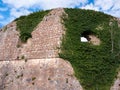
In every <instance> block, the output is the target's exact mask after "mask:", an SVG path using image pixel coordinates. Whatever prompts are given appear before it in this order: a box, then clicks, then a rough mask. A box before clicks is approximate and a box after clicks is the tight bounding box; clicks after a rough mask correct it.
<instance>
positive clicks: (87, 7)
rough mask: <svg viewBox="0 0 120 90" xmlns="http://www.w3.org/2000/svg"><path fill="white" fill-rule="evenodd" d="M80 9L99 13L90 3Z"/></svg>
mask: <svg viewBox="0 0 120 90" xmlns="http://www.w3.org/2000/svg"><path fill="white" fill-rule="evenodd" d="M81 9H90V10H95V11H99V7H97V6H94V5H93V4H92V3H91V4H87V5H85V6H83V7H81Z"/></svg>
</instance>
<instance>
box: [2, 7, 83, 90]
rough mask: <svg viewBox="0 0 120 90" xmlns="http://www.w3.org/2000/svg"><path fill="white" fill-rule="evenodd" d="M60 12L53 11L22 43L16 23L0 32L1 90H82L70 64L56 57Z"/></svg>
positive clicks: (59, 10)
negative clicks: (30, 36) (25, 41)
mask: <svg viewBox="0 0 120 90" xmlns="http://www.w3.org/2000/svg"><path fill="white" fill-rule="evenodd" d="M63 14H65V12H64V10H63V9H54V10H52V11H51V12H50V13H49V14H48V15H46V16H45V17H44V18H43V20H42V21H41V22H40V23H39V24H38V26H37V27H36V29H35V30H34V31H33V32H32V38H30V39H28V41H27V43H21V42H20V40H19V36H20V34H19V32H18V31H17V30H16V23H15V22H12V23H10V24H9V25H7V26H6V27H5V28H4V29H3V30H2V31H0V51H1V52H0V90H82V87H81V85H80V83H79V81H78V80H77V79H76V78H75V77H74V71H73V68H72V66H71V64H70V63H69V62H67V61H65V60H63V59H61V58H59V57H58V53H59V47H60V43H61V38H62V34H64V27H63V25H62V24H61V22H62V20H61V17H62V15H63Z"/></svg>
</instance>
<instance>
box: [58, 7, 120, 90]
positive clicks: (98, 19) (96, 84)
mask: <svg viewBox="0 0 120 90" xmlns="http://www.w3.org/2000/svg"><path fill="white" fill-rule="evenodd" d="M65 11H66V13H67V14H68V18H65V19H64V25H65V27H66V34H65V36H64V37H63V41H62V45H61V53H60V54H59V56H60V57H61V58H63V59H66V60H68V61H70V63H71V64H72V66H73V68H74V70H75V76H76V77H77V78H78V80H79V81H80V83H81V84H82V86H83V88H84V89H85V90H110V87H111V85H112V84H113V81H114V78H115V77H116V75H117V68H118V67H119V65H120V56H119V54H120V28H118V25H117V21H115V20H114V19H113V17H112V16H109V15H106V14H104V13H101V12H96V11H92V10H81V9H65ZM110 21H111V22H112V23H111V25H109V23H110ZM87 31H88V32H92V33H94V35H96V37H98V38H99V39H100V40H101V44H100V45H93V44H91V43H89V42H81V41H80V37H81V36H82V34H83V32H87Z"/></svg>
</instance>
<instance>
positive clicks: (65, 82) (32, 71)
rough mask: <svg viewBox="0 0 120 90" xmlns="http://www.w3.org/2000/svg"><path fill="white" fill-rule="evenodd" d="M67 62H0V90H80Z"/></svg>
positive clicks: (57, 60)
mask: <svg viewBox="0 0 120 90" xmlns="http://www.w3.org/2000/svg"><path fill="white" fill-rule="evenodd" d="M81 89H82V88H81V86H80V84H79V81H78V80H76V78H75V77H74V72H73V68H72V66H71V65H70V63H69V62H67V61H64V60H62V59H59V58H52V59H32V60H28V61H24V60H22V61H2V62H0V90H81Z"/></svg>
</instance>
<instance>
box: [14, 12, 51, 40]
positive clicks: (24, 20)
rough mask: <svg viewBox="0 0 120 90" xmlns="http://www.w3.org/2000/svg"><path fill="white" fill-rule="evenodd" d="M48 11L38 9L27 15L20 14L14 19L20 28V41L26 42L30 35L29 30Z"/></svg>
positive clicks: (32, 28) (31, 29) (30, 30)
mask: <svg viewBox="0 0 120 90" xmlns="http://www.w3.org/2000/svg"><path fill="white" fill-rule="evenodd" d="M48 12H49V10H47V11H39V12H35V13H32V14H30V15H28V16H21V17H20V18H18V19H16V20H15V21H17V28H18V30H20V39H21V41H22V42H26V41H27V40H28V38H31V37H32V35H31V32H32V31H33V30H34V28H35V27H36V26H37V25H38V23H39V22H40V21H42V18H43V17H44V16H45V15H46V14H47V13H48Z"/></svg>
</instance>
